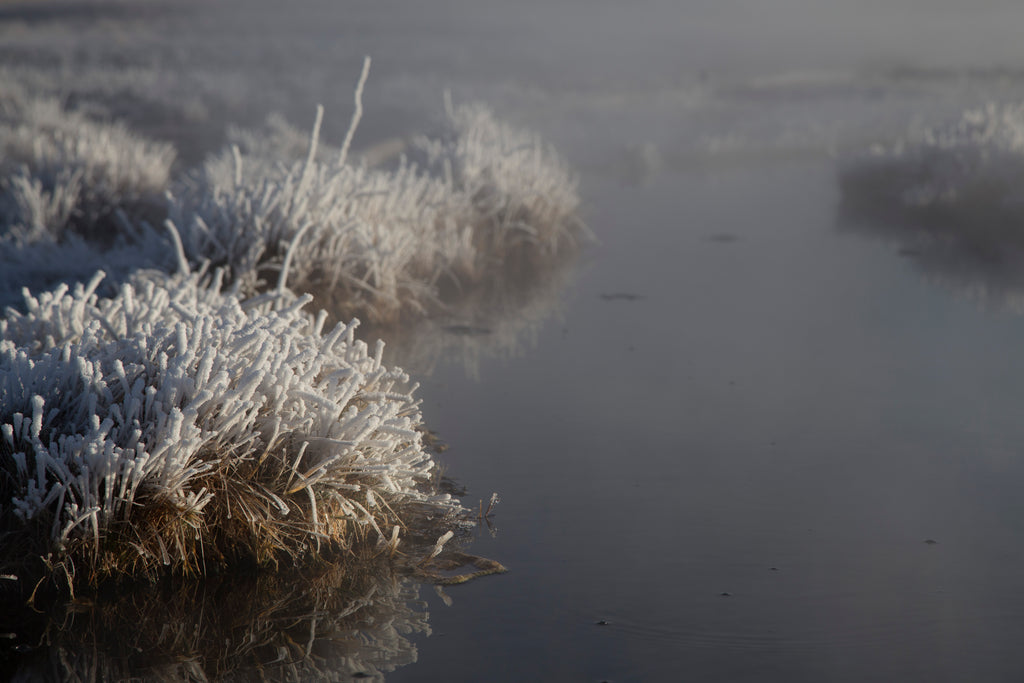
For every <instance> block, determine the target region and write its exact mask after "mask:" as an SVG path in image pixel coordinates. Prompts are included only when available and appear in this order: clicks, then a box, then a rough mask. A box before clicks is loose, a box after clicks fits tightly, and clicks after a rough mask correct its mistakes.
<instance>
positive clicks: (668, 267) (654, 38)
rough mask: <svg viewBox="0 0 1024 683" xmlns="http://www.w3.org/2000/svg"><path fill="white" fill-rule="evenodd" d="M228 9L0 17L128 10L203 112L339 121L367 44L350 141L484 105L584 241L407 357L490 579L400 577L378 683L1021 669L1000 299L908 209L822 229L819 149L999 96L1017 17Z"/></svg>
mask: <svg viewBox="0 0 1024 683" xmlns="http://www.w3.org/2000/svg"><path fill="white" fill-rule="evenodd" d="M755 5H756V6H755ZM170 6H172V7H176V5H174V4H173V3H171V4H170ZM231 7H232V5H230V4H222V5H220V8H219V9H218V10H208V11H196V10H195V8H192V9H191V10H189V11H187V12H184V13H180V12H178V10H175V12H171V13H169V14H162V13H161V14H159V15H154V16H144V17H143V18H142V19H141V20H139V19H130V18H129V19H123V18H122V17H121V15H119V14H118V13H117V12H112V13H110V14H109V16H105V17H101V18H95V17H94V18H89V17H86V18H84V19H83V18H82V16H81V15H78V14H75V15H74V16H72V17H70V18H69V17H67V16H60V15H55V16H56V17H57V18H55V19H54V20H53V21H51V22H46V21H44V22H37V23H32V22H29V23H25V24H23V25H20V27H19V26H15V27H14V28H12V26H14V23H12V21H11V20H9V19H8V18H4V19H3V21H4V22H6V23H5V24H0V27H2V28H3V29H4V31H5V32H6V33H5V37H6V38H7V39H8V40H9V41H12V42H8V43H7V44H8V46H11V45H15V44H17V45H22V46H23V45H25V44H29V43H32V42H33V41H40V40H41V38H40V37H47V36H51V35H53V34H54V33H56V34H59V35H64V36H66V35H69V34H79V39H80V40H82V41H86V44H91V45H93V47H92V48H90V49H94V50H96V51H97V53H98V54H101V55H108V56H109V54H116V53H117V50H118V49H119V48H117V46H116V45H115V46H113V47H111V46H110V45H109V44H107V45H106V46H105V47H103V48H100V47H97V46H96V45H95V44H94V43H98V42H100V36H101V35H102V32H103V31H105V30H109V29H110V26H111V25H113V26H119V25H120V24H119V22H122V21H123V22H125V25H124V26H121V29H120V30H121V31H123V36H124V37H123V38H122V39H123V40H124V41H125V42H126V44H128V45H135V44H136V43H133V42H132V41H133V40H134V41H140V40H142V39H141V38H138V36H137V35H136V34H133V33H132V30H133V28H132V27H135V29H139V30H141V29H140V26H143V27H147V30H151V31H152V35H151V36H150V37H149V38H147V39H149V40H152V41H153V44H154V45H156V46H157V47H156V48H154V50H153V53H152V54H153V55H154V57H153V62H154V64H156V66H155V67H154V68H157V69H159V68H162V67H161V64H162V63H163V62H162V61H161V60H164V61H166V62H168V63H171V64H180V69H181V73H178V74H177V76H178V77H180V78H181V79H183V80H184V81H185V82H188V79H190V78H191V79H194V80H197V79H199V76H197V74H202V75H203V79H206V80H205V81H204V82H205V83H207V84H208V85H209V84H210V83H212V84H213V85H210V86H209V87H210V88H211V90H217V91H218V92H220V93H221V94H222V95H223V100H222V101H220V102H219V103H218V107H219V108H216V107H215V108H211V109H212V111H213V113H212V114H210V116H211V117H213V118H216V116H218V115H223V116H224V117H225V118H231V116H233V114H232V113H231V112H232V109H231V107H232V106H237V107H238V111H242V110H245V106H243V105H244V104H250V103H253V102H255V103H258V105H253V107H252V108H253V111H250V112H249V113H250V115H252V117H253V118H258V117H259V116H262V115H263V114H264V113H265V111H263V110H266V111H272V110H280V111H285V112H286V113H287V114H288V115H289V116H291V117H292V119H293V122H294V123H295V124H296V125H305V124H304V123H303V122H304V121H306V119H307V118H311V116H309V114H310V112H312V107H313V105H314V104H315V103H316V102H318V101H325V102H327V104H328V112H331V111H335V112H338V116H337V119H338V120H337V121H336V122H335V124H336V127H337V129H338V130H341V131H342V132H343V129H344V125H345V124H346V123H347V112H348V106H349V105H348V104H347V103H348V102H349V101H350V97H351V95H350V93H351V90H350V88H351V86H350V81H352V80H354V77H355V74H356V73H357V70H358V66H357V65H358V63H359V61H358V60H359V58H360V55H361V54H363V53H365V52H369V53H371V54H373V56H374V58H375V66H374V69H375V70H374V71H373V74H372V76H371V80H370V84H369V86H368V89H367V100H366V102H367V112H368V114H367V117H368V120H367V121H366V123H364V128H363V129H361V133H360V134H361V135H364V136H365V137H364V139H363V144H369V143H370V142H373V141H374V140H379V139H383V138H384V137H386V136H388V135H394V134H396V128H397V129H398V130H397V132H398V134H404V133H405V130H403V129H402V128H403V126H407V127H409V128H411V129H412V130H415V129H416V127H417V126H421V125H422V124H423V122H424V121H426V120H428V119H429V115H428V114H424V112H439V110H440V90H441V89H442V88H445V87H448V88H451V89H452V90H453V92H454V94H455V95H456V97H461V98H463V99H480V100H483V101H485V102H487V103H489V104H491V105H492V106H493V107H495V109H496V110H497V111H498V113H499V115H500V116H503V117H504V118H506V119H507V120H510V121H512V122H514V123H517V124H521V125H524V126H528V127H530V128H532V129H534V130H537V131H538V132H539V133H541V134H542V135H543V136H544V137H545V138H546V139H548V140H549V141H550V142H552V143H553V144H554V145H555V147H556V148H558V149H559V150H560V151H562V152H563V153H564V154H565V155H566V157H567V158H568V160H569V162H570V164H571V165H572V166H573V167H574V169H575V170H576V171H577V172H578V174H579V178H580V191H581V194H582V195H583V198H584V206H585V219H586V221H587V223H588V224H589V226H590V227H591V229H592V230H593V232H594V234H595V236H596V237H597V240H598V242H597V243H596V244H595V245H594V246H592V247H591V248H590V249H588V250H587V252H586V253H584V254H583V256H582V257H581V258H580V260H579V262H578V263H577V264H576V265H575V266H574V270H573V271H572V274H571V275H566V276H564V277H556V278H553V280H554V282H556V284H557V286H552V287H550V288H549V289H548V291H542V292H540V293H535V294H534V300H532V303H531V304H530V306H529V307H527V309H528V310H527V311H526V313H524V314H523V315H524V316H525V317H526V320H524V321H519V322H517V321H516V320H514V319H513V320H506V321H505V323H504V324H505V325H506V326H507V328H508V330H505V329H504V328H502V334H501V335H499V334H498V332H497V323H496V322H495V321H494V320H493V319H492V320H490V322H489V323H488V325H490V326H491V327H493V328H494V329H491V327H488V328H484V329H481V330H478V331H479V334H477V335H475V336H474V337H473V339H472V344H470V343H468V342H467V343H465V344H462V345H461V346H460V345H459V344H454V345H453V346H452V347H450V349H449V350H448V351H447V352H436V353H433V354H427V355H429V356H430V362H429V363H424V364H422V366H423V367H428V366H429V367H431V371H430V372H429V373H428V372H423V373H422V376H421V377H420V380H421V381H422V383H423V387H422V389H421V392H420V395H421V397H422V399H423V410H424V416H425V419H426V421H427V424H428V426H429V427H430V428H432V429H434V430H436V431H437V432H439V434H440V435H441V436H442V438H444V439H445V440H446V441H447V442H448V443H449V445H450V449H449V450H448V451H447V452H446V453H445V454H444V455H443V456H442V460H443V463H444V465H445V467H446V469H447V472H448V474H449V475H450V476H452V477H454V478H455V479H457V480H458V481H459V482H461V483H462V484H463V485H465V486H466V488H467V490H468V493H467V497H466V500H467V501H472V503H471V504H474V503H475V501H476V500H477V499H483V500H485V501H486V499H487V498H488V497H489V495H490V494H491V492H492V491H497V492H499V493H500V494H501V496H502V502H501V503H500V504H499V506H498V507H497V509H496V514H495V516H494V526H495V530H494V532H493V533H488V530H487V529H481V530H480V532H479V534H478V538H477V539H476V541H475V543H474V544H473V546H472V548H471V549H472V552H474V553H477V554H479V555H484V556H487V557H493V558H495V559H498V560H500V561H501V562H502V563H504V564H506V565H507V566H508V567H509V568H510V572H509V573H508V574H506V575H503V576H500V577H489V578H485V579H481V580H478V581H474V582H471V583H469V584H466V585H464V586H458V587H453V588H449V589H446V593H447V596H448V597H449V598H450V602H451V605H450V606H447V605H446V604H445V601H444V600H443V599H442V597H441V596H439V595H437V594H435V593H434V592H433V591H432V590H430V589H429V588H427V587H424V588H422V589H421V590H420V591H419V596H418V597H419V599H423V600H426V606H425V608H423V609H425V610H426V611H427V612H428V613H429V615H428V618H427V621H428V622H429V629H423V628H416V629H413V630H412V633H408V634H407V636H408V638H409V639H410V641H411V642H412V643H414V645H415V648H416V652H415V656H414V657H413V656H409V655H408V651H407V650H403V651H402V657H401V658H400V661H398V662H396V663H395V664H396V665H399V668H397V669H396V670H395V671H394V672H392V673H390V674H388V676H387V679H388V680H391V681H419V680H449V681H523V680H572V681H588V680H589V681H600V680H611V681H678V680H708V681H711V680H714V681H859V680H865V679H869V680H931V681H942V680H950V681H952V680H1017V679H1019V678H1020V677H1021V676H1022V675H1024V656H1022V655H1021V650H1020V642H1022V639H1024V591H1022V590H1021V582H1020V577H1021V576H1022V575H1024V544H1022V542H1021V539H1022V538H1024V498H1022V497H1021V496H1020V493H1019V492H1020V488H1021V483H1022V481H1024V459H1022V458H1021V448H1022V445H1024V422H1022V421H1021V420H1020V414H1021V410H1022V409H1024V391H1022V389H1021V388H1022V387H1024V360H1020V359H1021V358H1024V356H1022V355H1021V351H1020V350H1021V344H1022V342H1024V318H1022V317H1021V316H1019V315H1017V314H1015V313H1014V312H1013V311H1012V310H1010V309H1008V308H1005V307H1002V306H998V305H986V304H985V302H982V301H979V298H978V296H975V295H971V294H970V292H969V291H967V289H966V288H965V286H964V283H963V281H962V280H959V279H958V280H950V279H947V278H944V277H943V275H942V273H941V272H935V271H928V272H925V271H922V270H921V269H919V268H917V267H916V266H915V263H914V260H913V258H907V255H906V254H903V255H901V254H900V252H899V250H898V249H896V248H895V247H894V246H893V244H892V243H890V242H887V241H885V240H878V239H876V238H874V237H872V236H869V233H871V234H877V231H878V230H879V229H882V230H893V229H898V226H895V225H875V226H874V230H870V231H869V230H863V229H861V228H864V227H865V226H863V225H857V224H855V223H854V222H852V221H850V220H847V219H846V218H845V217H844V216H843V215H842V211H841V199H842V197H841V194H840V189H839V184H838V173H839V171H838V166H839V160H841V159H842V158H843V156H844V155H845V154H848V153H851V152H857V151H860V150H862V149H863V148H864V147H866V145H868V144H870V143H871V142H874V141H891V140H895V139H898V138H899V137H900V136H902V135H904V134H905V132H906V131H907V129H908V127H910V126H911V125H917V124H922V123H926V124H930V123H941V122H943V121H945V120H948V119H949V118H950V117H956V116H958V115H959V113H960V112H961V111H962V110H963V109H965V108H969V107H972V106H976V105H979V104H981V103H984V102H986V101H989V100H996V101H1002V102H1008V101H1015V99H1017V98H1020V97H1022V96H1024V54H1020V52H1019V41H1018V38H1019V32H1018V31H1017V29H1019V28H1020V27H1021V26H1024V10H1021V9H1019V7H1018V6H1017V5H1016V4H1014V3H1009V2H1002V3H1000V2H989V3H983V4H979V3H966V2H953V1H952V0H949V1H946V2H941V3H924V2H897V3H869V4H864V5H863V6H862V5H857V8H856V11H855V10H854V9H853V7H852V6H851V5H850V4H849V3H838V2H833V3H824V4H821V3H811V2H809V0H808V1H806V2H800V1H797V0H772V2H768V3H752V2H731V3H702V2H693V3H680V4H675V3H657V2H650V3H647V4H645V5H644V6H643V7H641V8H639V9H630V10H628V11H627V10H625V9H623V8H620V7H619V6H617V5H614V4H612V3H599V4H597V5H590V4H584V3H577V2H572V1H571V0H566V1H564V2H561V3H557V4H554V5H541V4H539V3H537V4H535V5H534V4H531V5H529V6H522V7H521V6H519V5H516V6H515V7H512V6H510V4H506V5H504V6H497V5H495V6H491V7H482V6H478V5H476V4H470V3H459V2H447V3H437V4H436V5H433V6H431V7H429V8H428V7H427V6H417V7H415V8H412V7H400V6H398V5H397V4H390V5H389V4H386V3H384V4H381V3H378V4H369V3H366V4H363V3H353V4H352V6H350V7H347V8H346V10H347V11H341V10H340V9H338V5H335V4H324V3H309V6H308V7H306V11H305V12H302V13H300V12H294V13H288V15H287V16H282V13H281V11H280V9H279V8H278V7H277V6H276V5H275V6H274V7H269V6H268V7H259V8H257V5H256V3H253V4H252V6H251V11H247V12H242V13H235V11H234V10H230V8H231ZM139 21H141V24H140V25H136V23H133V22H139ZM103 22H106V23H105V24H104V23H103ZM97 26H99V28H97ZM69 27H71V28H69ZM154 27H156V28H157V29H160V30H152V29H153V28H154ZM90 31H91V32H92V33H90ZM47 32H50V33H47ZM62 32H63V33H62ZM190 32H191V34H194V35H193V38H192V40H193V41H194V42H193V43H188V42H187V41H186V38H185V36H187V35H190ZM118 35H121V34H118ZM132 35H135V37H134V38H132V37H130V36H132ZM195 35H198V38H196V37H195ZM214 38H217V39H219V40H221V41H222V43H217V41H215V40H214ZM89 40H92V41H94V43H88V42H87V41H89ZM176 41H186V42H181V43H178V42H176ZM181 45H185V46H189V45H191V48H188V49H186V48H182V47H181ZM225 46H226V47H225ZM47 49H49V50H54V51H56V52H58V53H59V52H60V50H61V49H62V48H61V47H60V44H59V43H58V42H56V41H55V42H54V43H53V44H52V45H49V46H48V47H47ZM68 49H69V51H70V48H68ZM126 49H127V48H126ZM8 52H9V54H10V55H14V56H9V57H8V60H9V61H16V55H17V54H18V53H17V52H16V51H14V50H13V48H11V49H9V51H8ZM8 52H5V54H8ZM86 53H87V54H88V53H89V52H88V50H86ZM20 54H25V53H24V52H22V53H20ZM69 54H70V52H69ZM133 54H136V53H133ZM176 60H177V61H176ZM96 61H97V63H100V62H103V60H102V59H100V58H96ZM64 68H72V67H69V66H67V65H65V67H64ZM172 71H173V70H172ZM342 74H344V76H343V75H342ZM218 79H219V80H218ZM228 83H230V84H232V87H233V88H234V90H231V91H229V90H228V85H227V84H228ZM167 87H168V88H170V89H173V87H175V86H172V85H168V86H167ZM375 108H376V109H375ZM374 111H377V112H380V113H379V116H377V117H373V116H371V115H370V113H369V112H374ZM225 112H227V113H225ZM235 113H236V114H237V112H235ZM139 116H140V118H139V120H138V121H136V123H137V124H138V125H139V126H140V127H142V128H145V125H146V121H145V120H144V118H142V117H141V115H139ZM303 117H305V118H303ZM330 125H331V124H328V127H327V128H325V135H327V136H328V137H330V134H331V130H330ZM154 129H155V127H154ZM338 130H335V131H334V132H335V137H337V136H338ZM211 138H216V134H211ZM874 220H875V221H876V222H879V221H880V222H881V223H883V224H884V223H885V220H884V216H882V217H876V218H875V219H874ZM486 329H491V332H490V333H488V332H487V331H486ZM517 330H519V331H518V333H517ZM499 337H500V338H499ZM401 347H402V345H401V344H392V348H391V349H390V352H393V354H394V355H393V356H392V362H399V363H400V362H402V360H401V359H402V357H403V353H405V354H406V358H407V360H408V361H409V363H410V364H411V365H413V366H414V369H415V366H416V360H417V358H420V359H422V356H423V354H422V353H420V355H419V356H417V351H416V349H415V348H409V347H407V348H405V349H404V350H403V348H401ZM458 348H470V350H471V351H472V354H473V355H472V357H471V358H470V359H469V360H468V361H467V359H466V358H465V357H463V356H462V355H461V354H459V353H456V352H455V351H453V349H458ZM403 595H404V594H403ZM418 609H419V608H418ZM417 623H419V622H417ZM426 630H429V631H431V632H432V633H431V634H430V635H429V636H428V635H427V634H426V632H425V631H426ZM412 659H415V660H416V661H415V662H414V663H413V662H412Z"/></svg>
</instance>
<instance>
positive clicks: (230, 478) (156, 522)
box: [0, 273, 459, 578]
mask: <svg viewBox="0 0 1024 683" xmlns="http://www.w3.org/2000/svg"><path fill="white" fill-rule="evenodd" d="M101 277H102V274H99V275H97V276H96V277H95V278H94V279H93V280H92V281H91V282H90V283H89V284H88V286H84V287H83V286H81V285H79V286H77V287H76V288H75V290H74V291H73V292H70V291H69V290H68V288H67V287H66V286H62V287H60V288H58V289H56V290H55V291H53V292H49V293H45V294H42V295H40V296H39V297H35V298H33V297H29V298H28V302H27V312H26V313H25V314H19V313H15V312H13V311H9V312H8V315H7V317H6V319H4V320H3V321H2V322H0V335H2V341H0V407H2V408H0V410H2V414H0V469H2V470H3V472H4V477H3V484H0V488H2V489H3V496H4V499H5V500H10V501H11V503H10V505H9V506H5V508H4V510H3V527H4V529H5V530H6V531H14V532H15V533H14V534H12V537H13V538H18V537H19V532H21V536H22V537H24V538H25V539H27V540H26V543H28V544H30V545H31V544H33V543H36V544H38V543H40V542H42V544H43V545H44V546H45V547H43V548H38V547H33V551H34V552H36V553H38V555H41V556H46V555H47V553H51V554H52V557H54V558H57V559H62V558H66V559H67V560H69V561H70V562H71V564H72V565H74V566H78V567H85V568H87V569H88V570H89V572H90V576H92V577H94V578H95V577H98V576H103V575H116V574H122V573H133V574H136V575H138V574H145V573H147V572H150V573H151V572H152V571H154V570H155V569H157V568H159V567H160V566H161V565H170V566H171V567H172V568H173V569H175V570H180V571H186V572H187V571H201V570H202V569H203V568H204V567H205V566H207V565H209V564H211V563H213V564H218V563H219V564H224V563H230V562H232V561H235V560H239V559H243V560H253V561H256V562H258V563H261V564H266V563H275V562H277V561H278V560H280V559H282V558H286V557H297V556H301V555H303V554H304V553H305V552H307V551H309V550H311V549H315V548H319V547H320V545H321V543H325V544H329V545H333V546H334V547H339V546H340V547H347V546H350V545H351V544H352V543H353V542H354V541H355V540H356V539H359V538H363V537H367V536H368V537H369V538H375V537H376V538H379V539H380V540H381V542H383V541H384V540H385V534H384V532H383V529H385V528H386V529H388V530H390V529H391V527H392V525H393V524H396V523H399V517H398V515H399V513H400V512H401V511H402V510H403V505H406V504H409V505H413V504H417V505H419V504H426V505H427V506H428V507H430V508H432V509H438V510H439V511H440V512H441V513H443V514H444V513H452V512H454V511H456V510H458V509H459V508H458V506H457V505H456V504H455V503H454V502H452V501H451V500H450V499H449V498H448V497H447V496H433V495H431V494H430V493H429V492H425V489H424V487H423V483H424V481H425V480H426V478H427V477H428V476H429V474H430V472H431V470H432V468H433V466H434V463H433V461H432V460H431V458H430V457H429V455H427V454H426V453H425V452H424V451H423V449H422V447H421V441H420V433H419V431H418V430H417V428H418V426H419V422H420V413H419V408H418V402H417V401H416V399H414V398H413V395H412V392H413V390H414V389H415V387H410V386H409V385H408V381H409V380H408V377H407V376H406V375H405V374H404V373H403V372H402V371H400V370H397V369H388V368H386V367H385V366H384V365H382V364H381V352H382V347H383V345H382V344H381V343H378V345H377V348H376V349H375V351H374V352H373V353H371V352H370V351H369V350H368V348H367V346H366V345H365V344H364V343H362V342H360V341H356V340H354V339H353V329H354V327H355V325H356V324H357V322H355V321H354V322H352V323H350V324H348V325H340V324H339V325H338V326H336V327H335V328H334V329H333V330H332V331H330V332H327V333H324V332H323V330H322V326H323V323H324V319H325V315H324V314H320V315H319V316H317V317H315V318H314V317H313V316H311V315H308V314H306V313H305V312H303V311H302V306H303V305H304V304H306V303H308V300H309V297H308V296H306V297H302V298H300V299H298V300H296V301H294V302H293V303H292V304H291V305H289V306H287V307H286V308H283V309H282V310H278V311H264V312H262V313H260V312H252V311H250V312H247V311H246V310H245V308H244V307H243V304H242V302H240V301H239V300H238V299H237V298H235V297H234V296H232V295H225V294H221V293H220V292H219V289H220V283H219V274H218V275H217V276H214V277H213V278H206V279H204V278H203V277H202V273H196V274H191V275H177V276H168V275H164V274H162V273H150V274H148V275H147V276H146V277H138V278H136V279H135V282H134V283H129V284H124V285H122V286H121V288H120V290H119V292H118V294H117V295H116V296H115V297H113V298H110V299H100V298H99V297H97V296H96V294H95V293H94V292H95V289H96V287H97V286H98V284H99V280H100V278H101ZM211 280H212V281H211ZM385 524H387V525H388V526H386V527H385V526H384V525H385ZM8 547H9V548H12V549H13V548H14V547H15V544H13V543H12V544H10V545H9V546H8ZM4 559H5V560H11V559H12V558H9V557H8V558H4Z"/></svg>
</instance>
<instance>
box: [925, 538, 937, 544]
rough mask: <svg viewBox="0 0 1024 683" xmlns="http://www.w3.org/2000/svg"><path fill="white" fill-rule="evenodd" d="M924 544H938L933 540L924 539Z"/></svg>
mask: <svg viewBox="0 0 1024 683" xmlns="http://www.w3.org/2000/svg"><path fill="white" fill-rule="evenodd" d="M924 543H925V545H938V544H939V542H938V541H936V540H935V539H934V538H926V539H924Z"/></svg>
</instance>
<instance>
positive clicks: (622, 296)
mask: <svg viewBox="0 0 1024 683" xmlns="http://www.w3.org/2000/svg"><path fill="white" fill-rule="evenodd" d="M601 298H602V299H603V300H604V301H639V300H640V299H646V298H647V297H646V296H644V295H643V294H634V293H632V292H607V293H604V294H602V295H601Z"/></svg>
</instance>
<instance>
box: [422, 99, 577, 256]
mask: <svg viewBox="0 0 1024 683" xmlns="http://www.w3.org/2000/svg"><path fill="white" fill-rule="evenodd" d="M445 109H446V111H447V114H448V120H449V125H450V130H449V131H448V133H447V134H445V135H443V136H442V137H440V138H438V139H431V138H426V137H421V138H418V139H417V141H416V145H417V146H418V147H420V148H421V149H422V150H423V151H424V152H425V153H426V155H427V158H428V159H429V160H430V165H431V167H432V168H433V169H435V170H438V171H439V172H440V173H442V174H443V175H444V176H445V177H450V178H451V182H452V184H453V186H454V188H455V190H456V191H457V192H459V193H460V194H463V195H465V196H466V197H467V198H468V200H469V202H470V203H471V205H472V207H473V210H474V212H475V214H476V216H475V220H474V222H475V225H474V244H475V247H476V249H477V251H478V252H479V253H480V257H478V263H477V266H479V267H484V266H487V265H489V264H488V263H487V260H488V259H490V260H493V259H496V258H497V259H498V260H502V259H503V258H504V256H505V254H506V253H508V252H511V251H513V250H515V249H518V248H520V247H524V246H525V247H528V248H531V249H535V250H537V251H538V252H540V253H542V254H553V253H555V252H557V251H558V250H559V249H561V248H565V247H566V246H569V245H571V244H574V243H575V242H576V240H577V239H578V238H579V237H580V236H581V234H582V233H583V232H584V227H583V225H582V223H581V221H580V219H579V216H578V210H579V203H580V200H579V195H578V194H577V190H576V182H575V180H574V179H573V178H572V176H571V174H570V173H569V171H568V168H567V167H566V166H565V164H564V163H563V162H562V160H561V159H560V158H559V156H558V155H557V154H556V153H555V151H554V150H553V149H552V148H551V147H550V146H548V145H545V144H544V143H543V142H541V140H540V138H538V137H537V136H535V135H532V134H530V133H527V132H525V131H522V130H518V129H516V128H514V127H512V126H509V125H507V124H504V123H501V122H500V121H498V120H497V119H495V118H494V114H493V113H492V112H491V110H490V109H488V108H487V107H485V106H483V105H481V104H464V105H459V106H453V105H452V103H451V100H450V98H449V97H446V98H445ZM481 257H482V258H481Z"/></svg>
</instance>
